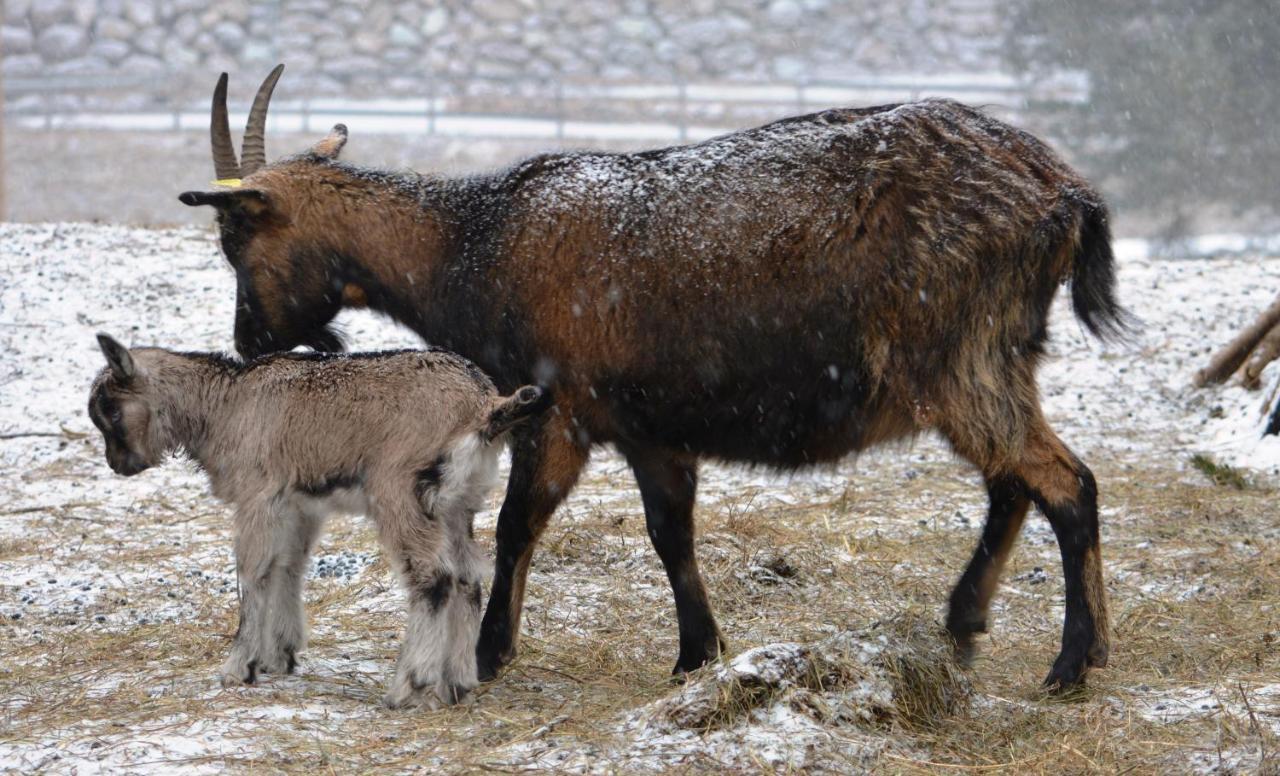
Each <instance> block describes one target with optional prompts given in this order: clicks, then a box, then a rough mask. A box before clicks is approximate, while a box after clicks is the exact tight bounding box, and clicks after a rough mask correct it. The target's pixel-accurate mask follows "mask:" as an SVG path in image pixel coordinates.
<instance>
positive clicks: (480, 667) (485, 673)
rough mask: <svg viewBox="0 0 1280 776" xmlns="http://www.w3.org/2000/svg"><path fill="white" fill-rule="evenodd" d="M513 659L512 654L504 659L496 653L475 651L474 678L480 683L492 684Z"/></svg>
mask: <svg viewBox="0 0 1280 776" xmlns="http://www.w3.org/2000/svg"><path fill="white" fill-rule="evenodd" d="M514 659H515V654H514V653H512V654H511V655H509V656H508V657H506V658H503V657H502V655H500V654H498V653H496V652H487V651H486V652H481V651H480V650H476V678H477V679H479V680H480V681H482V682H492V681H493V680H494V679H497V678H498V675H499V674H501V673H502V669H503V668H505V667H506V666H507V665H509V664H510V663H511V661H512V660H514Z"/></svg>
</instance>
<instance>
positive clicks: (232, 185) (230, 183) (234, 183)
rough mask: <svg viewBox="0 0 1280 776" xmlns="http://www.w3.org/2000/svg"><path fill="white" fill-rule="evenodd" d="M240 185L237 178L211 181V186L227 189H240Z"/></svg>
mask: <svg viewBox="0 0 1280 776" xmlns="http://www.w3.org/2000/svg"><path fill="white" fill-rule="evenodd" d="M240 183H241V180H240V179H239V178H222V179H221V180H216V181H213V185H215V186H225V187H227V188H229V189H238V188H240Z"/></svg>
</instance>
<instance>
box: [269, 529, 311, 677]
mask: <svg viewBox="0 0 1280 776" xmlns="http://www.w3.org/2000/svg"><path fill="white" fill-rule="evenodd" d="M322 526H323V520H322V519H321V518H320V517H319V516H317V515H314V514H309V513H308V512H306V511H304V510H301V509H298V508H296V507H293V506H284V507H282V508H281V509H280V510H278V511H277V512H276V515H275V517H274V518H273V519H272V521H271V525H270V527H269V533H270V534H271V539H270V541H271V546H272V550H271V554H272V564H271V571H270V577H271V581H270V584H269V587H268V593H267V609H266V610H265V613H264V617H263V632H262V635H261V649H260V651H259V653H258V672H259V673H265V674H291V673H293V669H294V668H295V667H296V666H297V664H298V660H297V656H298V653H299V652H301V651H302V649H303V648H304V647H306V645H307V616H306V612H305V610H304V608H303V604H302V584H303V581H304V580H305V578H306V574H307V562H308V560H309V559H310V557H311V550H312V549H313V547H314V546H315V542H316V539H317V538H318V537H319V535H320V529H321V527H322Z"/></svg>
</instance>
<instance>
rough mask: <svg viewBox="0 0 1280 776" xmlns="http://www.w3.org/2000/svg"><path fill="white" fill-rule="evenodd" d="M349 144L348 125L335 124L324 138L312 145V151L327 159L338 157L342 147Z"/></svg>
mask: <svg viewBox="0 0 1280 776" xmlns="http://www.w3.org/2000/svg"><path fill="white" fill-rule="evenodd" d="M346 144H347V125H346V124H334V125H333V129H331V130H329V134H327V135H325V136H324V140H321V141H320V142H319V143H316V144H315V145H313V146H311V153H313V154H315V155H316V156H319V157H322V158H325V159H337V158H338V154H339V153H341V152H342V147H343V146H344V145H346Z"/></svg>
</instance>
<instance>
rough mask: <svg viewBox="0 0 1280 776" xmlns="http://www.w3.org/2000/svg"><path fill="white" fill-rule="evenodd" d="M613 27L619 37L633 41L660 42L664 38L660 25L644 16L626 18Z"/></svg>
mask: <svg viewBox="0 0 1280 776" xmlns="http://www.w3.org/2000/svg"><path fill="white" fill-rule="evenodd" d="M613 26H614V29H615V30H616V31H617V32H618V34H619V35H621V36H623V37H625V38H629V39H631V40H658V39H661V38H662V37H663V36H662V30H661V29H660V28H659V27H658V23H657V22H655V21H654V20H653V19H649V18H647V17H644V16H624V17H622V18H621V19H619V20H618V21H617V22H615V23H614V25H613Z"/></svg>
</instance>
